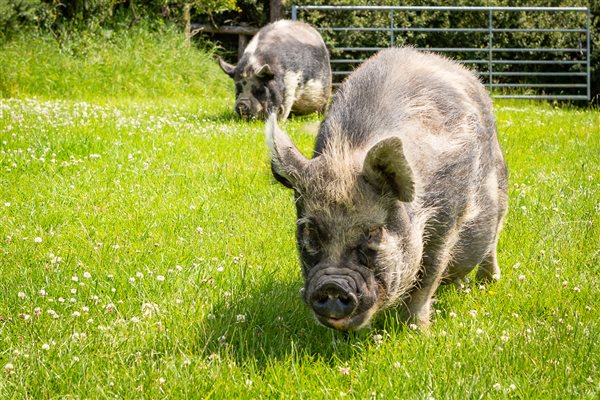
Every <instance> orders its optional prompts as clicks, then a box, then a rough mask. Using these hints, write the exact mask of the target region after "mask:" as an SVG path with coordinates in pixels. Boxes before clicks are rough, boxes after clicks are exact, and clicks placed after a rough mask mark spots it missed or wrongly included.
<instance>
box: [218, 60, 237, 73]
mask: <svg viewBox="0 0 600 400" xmlns="http://www.w3.org/2000/svg"><path fill="white" fill-rule="evenodd" d="M219 66H220V67H221V69H222V70H223V72H225V73H226V74H227V75H229V76H230V77H232V78H233V71H234V70H235V65H232V64H229V63H228V62H227V61H225V60H223V59H222V58H221V57H219Z"/></svg>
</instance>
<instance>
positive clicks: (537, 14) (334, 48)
mask: <svg viewBox="0 0 600 400" xmlns="http://www.w3.org/2000/svg"><path fill="white" fill-rule="evenodd" d="M334 16H335V20H336V21H344V20H347V21H350V22H352V23H354V24H355V25H356V26H332V25H331V24H330V23H329V22H328V21H331V20H332V17H334ZM292 19H293V20H304V21H307V22H309V23H311V24H312V25H313V26H315V27H316V28H317V29H318V30H319V31H320V32H321V34H322V35H323V37H324V39H325V42H326V43H327V44H328V47H329V50H330V52H331V65H332V70H333V74H334V77H335V79H334V82H336V83H338V82H339V81H341V80H342V79H343V78H344V77H345V76H346V75H348V74H350V73H351V72H352V70H353V69H354V67H356V66H357V65H359V64H360V63H361V62H363V61H364V60H365V59H367V58H368V57H369V56H370V55H372V54H373V53H375V52H377V51H379V50H381V49H383V48H386V47H391V46H397V45H412V46H415V47H416V48H417V49H419V50H427V51H432V52H438V53H443V54H445V55H446V56H448V57H450V58H453V59H456V60H457V61H460V62H462V63H464V64H466V65H467V66H469V67H470V68H471V69H474V70H476V71H478V72H479V76H480V79H481V80H482V81H483V82H484V84H485V85H487V87H488V88H489V90H490V92H491V93H492V95H493V96H494V97H496V98H527V99H564V100H590V98H591V77H590V10H589V9H588V8H586V7H427V6H414V7H413V6H297V5H292ZM424 21H426V22H427V26H424V25H423V22H424ZM356 22H358V23H356ZM525 22H526V24H525ZM419 24H421V25H419ZM520 24H524V25H527V27H526V26H524V25H520ZM465 25H468V27H465ZM530 26H535V28H531V27H530ZM357 43H359V44H358V45H357ZM432 45H433V47H432Z"/></svg>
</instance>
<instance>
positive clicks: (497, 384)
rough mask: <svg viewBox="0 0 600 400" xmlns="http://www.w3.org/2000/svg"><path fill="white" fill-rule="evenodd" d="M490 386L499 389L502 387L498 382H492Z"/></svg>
mask: <svg viewBox="0 0 600 400" xmlns="http://www.w3.org/2000/svg"><path fill="white" fill-rule="evenodd" d="M492 388H494V390H500V389H502V385H501V384H499V383H494V386H492Z"/></svg>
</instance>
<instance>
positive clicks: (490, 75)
mask: <svg viewBox="0 0 600 400" xmlns="http://www.w3.org/2000/svg"><path fill="white" fill-rule="evenodd" d="M492 13H493V11H492V9H491V8H490V9H489V11H488V15H489V16H488V35H489V38H488V51H489V56H488V79H489V81H488V88H489V91H490V95H491V94H492V88H493V87H492V85H493V84H492V80H493V79H494V76H493V72H492V58H493V57H494V56H493V53H494V52H493V51H492V47H493V45H494V41H493V37H494V33H493V31H492V30H493V16H492Z"/></svg>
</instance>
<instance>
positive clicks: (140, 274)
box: [135, 272, 144, 279]
mask: <svg viewBox="0 0 600 400" xmlns="http://www.w3.org/2000/svg"><path fill="white" fill-rule="evenodd" d="M135 276H136V277H137V278H139V279H143V278H144V274H142V273H141V272H136V274H135Z"/></svg>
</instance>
